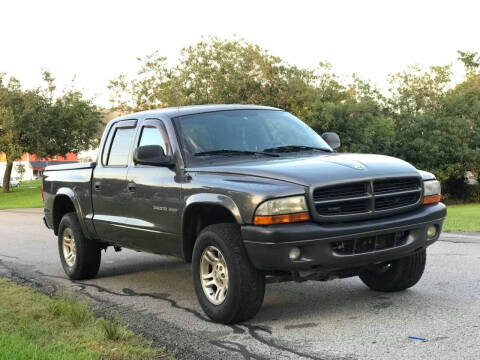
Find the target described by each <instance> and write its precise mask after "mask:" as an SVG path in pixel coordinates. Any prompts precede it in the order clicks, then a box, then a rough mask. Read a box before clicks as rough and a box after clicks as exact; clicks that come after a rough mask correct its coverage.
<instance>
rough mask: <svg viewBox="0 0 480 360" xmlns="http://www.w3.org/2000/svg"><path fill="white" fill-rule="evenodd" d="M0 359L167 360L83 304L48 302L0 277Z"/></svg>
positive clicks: (137, 338) (71, 301) (43, 297)
mask: <svg viewBox="0 0 480 360" xmlns="http://www.w3.org/2000/svg"><path fill="white" fill-rule="evenodd" d="M0 349H1V351H0V360H24V359H25V360H26V359H36V360H47V359H52V360H56V359H62V360H64V359H65V360H68V359H72V360H73V359H75V360H77V359H78V360H87V359H88V360H90V359H92V360H93V359H99V360H100V359H109V360H121V359H129V360H137V359H138V360H140V359H142V360H143V359H146V360H148V359H155V358H160V357H161V358H162V359H172V358H170V357H168V355H166V354H165V353H163V352H161V351H158V350H155V349H153V348H152V347H151V345H150V343H149V342H148V341H146V340H145V339H143V338H141V337H139V336H137V335H135V334H133V333H132V332H130V331H129V330H127V329H126V328H125V327H124V326H123V325H122V324H120V322H119V321H118V320H113V321H112V320H105V319H103V318H102V319H96V318H94V317H93V315H92V311H91V309H90V308H89V306H88V304H87V303H86V302H82V301H78V300H77V301H73V300H69V299H66V298H58V299H53V298H50V297H48V296H46V295H43V294H40V293H39V292H37V291H35V290H34V289H32V288H29V287H26V286H19V285H16V284H14V283H13V282H11V281H10V280H7V279H5V278H0Z"/></svg>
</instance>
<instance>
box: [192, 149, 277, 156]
mask: <svg viewBox="0 0 480 360" xmlns="http://www.w3.org/2000/svg"><path fill="white" fill-rule="evenodd" d="M258 154H260V155H267V156H274V157H278V155H277V154H272V153H268V152H263V151H249V150H232V149H220V150H210V151H201V152H197V153H195V154H193V155H194V156H204V155H258Z"/></svg>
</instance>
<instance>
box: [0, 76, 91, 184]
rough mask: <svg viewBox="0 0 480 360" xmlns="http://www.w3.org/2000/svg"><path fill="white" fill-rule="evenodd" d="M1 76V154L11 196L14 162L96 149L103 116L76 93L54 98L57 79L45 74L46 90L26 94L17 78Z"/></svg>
mask: <svg viewBox="0 0 480 360" xmlns="http://www.w3.org/2000/svg"><path fill="white" fill-rule="evenodd" d="M4 78H5V74H0V152H4V153H5V154H6V156H7V169H6V171H5V174H4V178H3V191H4V192H8V190H9V182H10V175H11V170H12V166H13V161H14V160H15V159H17V158H18V157H20V155H21V154H23V153H25V152H28V153H34V154H37V155H38V156H41V157H42V156H53V155H57V154H61V155H64V154H66V153H67V152H71V151H72V152H78V151H80V150H84V149H88V148H89V147H90V146H92V145H93V143H92V139H94V135H95V133H96V132H97V130H98V127H99V125H100V114H99V112H98V111H97V108H96V107H95V106H94V105H93V104H92V102H91V101H90V100H85V99H83V97H82V94H81V93H80V92H78V91H76V90H68V91H65V92H63V93H62V94H61V96H60V97H58V98H54V96H53V93H54V91H55V84H54V78H53V77H52V75H51V74H50V73H49V72H47V71H45V72H44V73H43V78H44V80H45V83H46V87H45V88H37V89H33V90H23V89H22V87H21V85H20V82H19V81H18V80H16V79H15V78H10V79H9V80H8V81H5V80H4Z"/></svg>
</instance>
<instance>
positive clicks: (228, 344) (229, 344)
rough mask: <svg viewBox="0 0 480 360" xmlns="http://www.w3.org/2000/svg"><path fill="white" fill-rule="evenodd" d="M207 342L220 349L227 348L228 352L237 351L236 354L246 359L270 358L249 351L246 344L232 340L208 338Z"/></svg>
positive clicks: (265, 359)
mask: <svg viewBox="0 0 480 360" xmlns="http://www.w3.org/2000/svg"><path fill="white" fill-rule="evenodd" d="M209 342H210V344H212V345H214V346H217V347H219V348H221V349H224V350H227V351H230V352H235V353H238V354H240V355H242V356H243V358H244V359H246V360H250V359H253V360H268V359H270V358H267V357H264V356H261V355H257V354H254V353H251V352H250V351H248V349H247V347H246V346H244V345H242V344H239V343H236V342H233V341H227V340H223V341H222V340H210V341H209Z"/></svg>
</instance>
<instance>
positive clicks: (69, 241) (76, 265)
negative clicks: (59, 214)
mask: <svg viewBox="0 0 480 360" xmlns="http://www.w3.org/2000/svg"><path fill="white" fill-rule="evenodd" d="M58 252H59V254H60V261H61V262H62V266H63V270H65V273H66V274H67V275H68V277H69V278H70V279H72V280H82V279H91V278H93V277H95V275H97V273H98V269H99V268H100V260H101V256H102V255H101V249H100V247H99V246H98V244H97V243H96V242H95V241H94V240H90V239H87V238H86V237H85V236H84V235H83V232H82V229H81V227H80V224H79V222H78V219H77V214H75V213H74V212H71V213H68V214H65V215H64V216H63V218H62V220H61V221H60V225H59V227H58Z"/></svg>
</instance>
